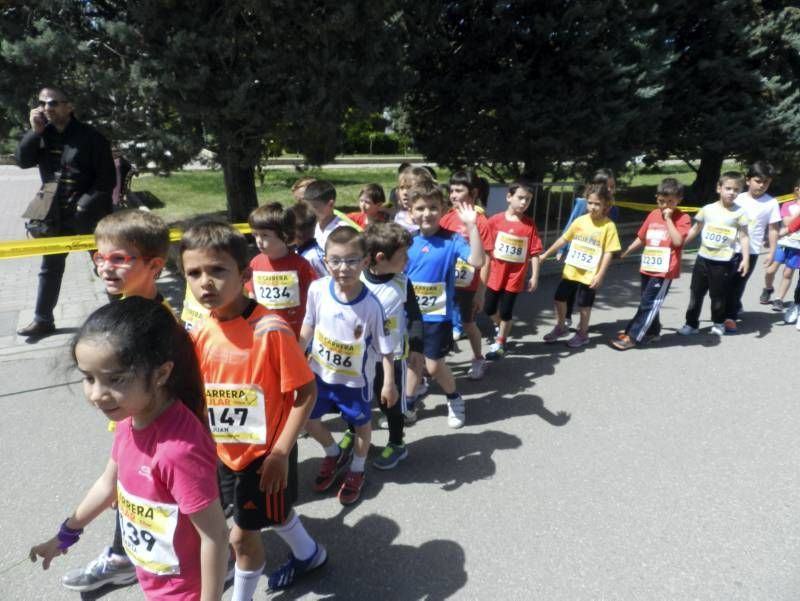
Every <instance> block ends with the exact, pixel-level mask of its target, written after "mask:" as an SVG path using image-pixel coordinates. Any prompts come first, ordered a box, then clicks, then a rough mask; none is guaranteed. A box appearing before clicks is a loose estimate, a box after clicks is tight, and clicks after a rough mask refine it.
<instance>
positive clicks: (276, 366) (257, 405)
mask: <svg viewBox="0 0 800 601" xmlns="http://www.w3.org/2000/svg"><path fill="white" fill-rule="evenodd" d="M191 334H192V338H193V339H194V344H195V350H196V352H197V357H198V359H199V360H200V370H201V372H202V374H203V381H204V382H205V385H206V406H207V408H208V409H209V411H208V421H209V425H210V426H211V436H212V437H213V438H214V441H215V442H216V444H217V455H218V456H219V458H220V459H221V460H222V462H223V463H224V464H225V465H227V466H228V467H229V468H231V469H232V470H236V471H241V470H243V469H244V468H246V467H247V466H248V465H249V464H250V463H252V462H253V461H254V460H256V459H258V458H259V457H262V456H264V455H266V454H267V453H268V452H269V451H270V450H271V449H272V447H273V445H274V444H275V442H276V441H277V439H278V437H279V436H280V434H281V432H283V428H284V426H285V425H286V419H287V418H288V417H289V411H290V410H291V409H292V406H293V405H294V397H295V390H297V389H298V388H300V387H301V386H303V385H304V384H307V383H308V382H310V381H311V380H313V379H314V374H312V373H311V369H310V368H309V367H308V361H307V360H306V358H305V355H304V353H303V351H302V350H301V349H300V346H299V345H298V343H297V339H296V338H295V337H294V335H293V333H292V330H291V329H290V328H289V326H288V325H287V324H286V322H285V321H284V320H283V319H281V318H280V317H279V316H277V315H272V314H270V313H269V312H268V310H267V309H266V308H264V307H262V306H261V305H255V306H254V308H253V310H252V313H250V314H249V315H247V317H244V316H242V317H237V318H236V319H230V320H226V321H220V320H218V319H217V318H216V317H214V315H213V313H212V315H211V317H209V318H208V319H207V320H206V321H205V322H203V325H202V326H201V327H200V328H199V329H198V330H193V331H192V332H191Z"/></svg>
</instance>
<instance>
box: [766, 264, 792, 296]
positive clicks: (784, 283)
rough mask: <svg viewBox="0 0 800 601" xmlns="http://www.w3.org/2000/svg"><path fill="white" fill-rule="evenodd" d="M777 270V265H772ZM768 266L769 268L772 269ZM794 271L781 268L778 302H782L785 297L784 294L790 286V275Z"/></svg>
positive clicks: (789, 268) (788, 268)
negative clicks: (781, 276) (781, 277)
mask: <svg viewBox="0 0 800 601" xmlns="http://www.w3.org/2000/svg"><path fill="white" fill-rule="evenodd" d="M772 265H775V266H776V268H777V264H776V263H773V264H772ZM772 265H770V267H772ZM793 273H794V270H793V269H792V268H791V267H784V268H783V279H782V280H781V285H780V288H778V300H783V298H784V297H785V296H786V293H787V292H789V286H791V285H792V275H793Z"/></svg>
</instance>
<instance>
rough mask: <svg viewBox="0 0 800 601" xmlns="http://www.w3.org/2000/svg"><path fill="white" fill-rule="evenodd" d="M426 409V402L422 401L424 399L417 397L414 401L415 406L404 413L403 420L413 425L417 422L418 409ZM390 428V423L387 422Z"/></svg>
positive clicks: (406, 423) (407, 424) (408, 424)
mask: <svg viewBox="0 0 800 601" xmlns="http://www.w3.org/2000/svg"><path fill="white" fill-rule="evenodd" d="M423 409H425V403H423V402H422V399H417V400H416V401H414V406H413V407H410V408H408V409H406V411H405V412H404V413H403V422H404V423H405V425H406V426H413V425H414V424H416V423H417V420H418V419H419V416H418V415H417V411H422V410H423ZM387 429H388V424H387Z"/></svg>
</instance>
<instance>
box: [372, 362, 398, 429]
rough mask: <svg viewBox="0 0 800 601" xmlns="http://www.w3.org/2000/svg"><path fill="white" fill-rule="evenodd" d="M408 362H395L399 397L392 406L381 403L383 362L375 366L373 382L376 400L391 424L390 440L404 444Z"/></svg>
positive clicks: (395, 378) (395, 376)
mask: <svg viewBox="0 0 800 601" xmlns="http://www.w3.org/2000/svg"><path fill="white" fill-rule="evenodd" d="M405 365H406V362H405V361H395V362H394V381H395V383H396V385H397V393H398V399H397V402H396V403H395V404H394V405H392V406H391V407H386V405H383V404H382V403H381V388H383V363H378V364H377V365H376V366H375V381H374V382H373V388H372V390H373V392H374V393H375V402H376V403H378V405H379V406H380V408H381V411H383V414H384V415H385V416H386V421H387V422H388V424H389V442H390V443H392V444H395V445H402V444H403V430H404V429H405V418H404V416H403V407H402V406H403V404H404V403H403V401H404V399H403V389H404V388H405V377H406V369H405Z"/></svg>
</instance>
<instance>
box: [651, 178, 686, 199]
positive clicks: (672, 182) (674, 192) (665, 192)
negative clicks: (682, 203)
mask: <svg viewBox="0 0 800 601" xmlns="http://www.w3.org/2000/svg"><path fill="white" fill-rule="evenodd" d="M656 196H674V197H675V198H683V184H682V183H680V182H679V181H678V180H677V179H675V178H674V177H665V178H664V179H662V180H661V183H660V184H658V188H656Z"/></svg>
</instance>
